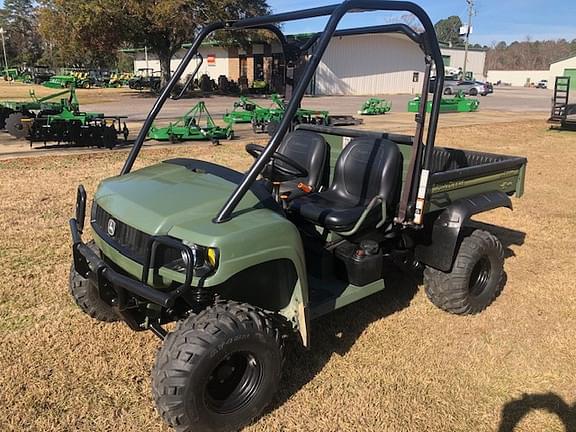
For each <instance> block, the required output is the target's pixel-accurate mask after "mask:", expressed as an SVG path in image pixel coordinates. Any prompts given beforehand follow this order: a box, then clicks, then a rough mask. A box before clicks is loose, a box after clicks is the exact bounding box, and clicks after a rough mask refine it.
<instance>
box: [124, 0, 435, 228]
mask: <svg viewBox="0 0 576 432" xmlns="http://www.w3.org/2000/svg"><path fill="white" fill-rule="evenodd" d="M369 11H404V12H410V13H412V14H413V15H415V16H416V17H417V18H418V20H419V21H420V23H421V24H422V26H423V28H424V31H423V32H422V33H418V32H416V31H414V30H413V29H412V28H410V27H408V26H407V25H404V24H391V25H384V26H374V27H364V28H357V29H350V30H340V31H337V30H336V27H337V26H338V23H339V22H340V20H341V19H342V17H343V16H344V15H345V14H346V13H348V12H369ZM322 16H329V17H330V18H329V20H328V22H327V24H326V26H325V28H324V31H323V32H321V33H318V34H315V35H313V36H312V37H311V38H310V39H309V40H308V41H306V42H305V43H304V44H303V45H302V46H300V47H298V46H297V45H295V44H292V43H290V42H288V40H287V39H286V37H285V36H284V34H283V33H282V31H281V30H280V29H279V28H278V27H276V25H275V24H277V23H281V22H288V21H297V20H301V19H308V18H316V17H322ZM245 29H264V30H269V31H271V32H272V33H274V35H275V36H276V37H277V38H278V39H279V41H280V43H281V45H282V48H283V50H284V54H285V56H286V61H287V63H288V62H289V61H294V60H295V58H296V57H297V56H298V55H299V54H300V53H301V52H303V51H305V50H308V49H310V48H312V47H314V49H313V50H312V53H311V56H310V57H309V59H308V61H307V64H306V66H305V68H304V70H303V72H302V75H301V77H300V79H299V81H298V83H296V86H295V88H294V89H293V93H292V95H291V98H290V101H289V103H288V104H287V106H286V111H285V113H284V117H283V118H282V121H281V122H280V124H279V126H278V128H277V129H276V131H275V133H274V135H273V136H272V137H271V139H270V141H269V142H268V145H267V146H266V148H265V150H264V151H263V152H262V154H261V155H260V157H259V158H258V159H256V161H255V162H254V164H253V165H252V166H251V167H250V169H249V170H248V172H247V173H246V174H245V175H244V179H243V180H242V182H241V183H240V184H238V185H237V187H236V189H235V190H234V191H233V192H232V194H231V195H230V197H229V198H228V200H227V201H226V203H225V204H224V206H223V207H222V208H221V209H220V211H219V212H218V214H217V215H216V217H215V218H214V219H213V222H214V223H223V222H226V221H228V220H230V219H231V218H232V215H233V212H234V210H235V209H236V207H237V205H238V204H239V203H240V201H241V200H242V198H243V197H244V195H245V194H246V192H247V191H248V190H249V189H250V186H251V185H252V183H253V182H254V181H255V180H256V178H257V177H258V175H259V174H260V172H261V171H262V169H263V168H264V166H265V165H266V164H267V163H268V162H269V161H270V158H271V156H272V154H273V153H274V152H275V151H276V150H277V148H278V147H279V146H280V144H281V142H282V140H283V139H284V136H285V135H286V133H287V132H288V130H289V128H290V125H291V121H292V118H293V117H294V115H295V114H296V111H297V110H298V108H299V106H300V103H301V101H302V98H303V97H304V94H305V92H306V89H307V87H308V84H309V82H310V81H311V79H312V77H313V75H314V73H315V71H316V69H317V67H318V65H319V64H320V60H321V59H322V56H323V54H324V52H325V51H326V48H327V47H328V44H329V43H330V40H331V39H332V37H334V36H345V35H350V34H360V33H361V32H364V33H402V34H404V35H406V36H407V37H408V38H409V39H411V40H412V41H413V42H415V43H416V44H418V46H419V47H420V49H421V50H422V51H423V53H424V56H425V64H426V67H425V72H424V80H423V86H422V95H421V103H420V111H419V113H418V114H417V115H416V133H415V136H414V140H413V151H412V155H411V159H410V164H409V168H408V173H407V176H406V181H405V183H404V187H403V190H402V194H401V198H400V204H399V207H398V213H397V215H396V218H395V222H396V223H400V224H403V225H418V224H419V223H420V222H419V221H420V217H421V213H422V211H423V209H422V207H423V203H424V200H425V198H426V194H427V181H428V173H429V169H430V163H431V156H432V151H433V149H434V141H435V137H436V130H437V126H438V116H439V113H440V102H441V99H442V88H443V86H444V63H443V60H442V54H441V52H440V47H439V45H438V40H437V38H436V33H435V31H434V27H433V25H432V22H431V20H430V18H429V17H428V15H427V14H426V12H425V11H424V10H423V9H422V8H421V7H420V6H418V5H416V4H414V3H411V2H407V1H390V0H345V1H344V2H343V3H342V4H336V5H331V6H323V7H317V8H311V9H304V10H300V11H294V12H286V13H280V14H275V15H267V16H261V17H253V18H245V19H242V20H238V21H220V22H215V23H212V24H210V25H207V26H205V27H203V28H202V29H201V30H200V31H199V32H198V34H197V36H196V38H195V40H194V42H193V43H192V46H191V47H190V49H189V50H188V52H187V53H186V55H185V56H184V58H183V59H182V62H181V63H180V65H179V66H178V68H177V69H176V71H175V73H174V75H173V76H172V78H171V79H170V81H169V82H168V84H167V85H166V87H165V88H164V89H163V91H162V92H161V94H160V96H159V97H158V99H157V100H156V102H155V103H154V105H153V107H152V109H151V111H150V113H149V114H148V117H147V118H146V120H145V122H144V125H143V126H142V129H141V130H140V133H139V134H138V137H137V138H136V140H135V142H134V146H133V147H132V150H131V151H130V154H129V155H128V158H127V160H126V162H125V163H124V166H123V167H122V171H121V172H120V175H124V174H127V173H129V172H130V170H131V169H132V167H133V165H134V162H135V160H136V157H137V156H138V154H139V152H140V150H141V148H142V145H143V143H144V140H145V138H146V135H147V133H148V130H149V129H150V127H151V126H152V122H153V121H154V119H155V118H156V116H157V115H158V113H159V111H160V110H161V108H162V106H163V105H164V103H165V102H166V100H167V99H168V97H169V96H170V94H171V92H172V90H173V88H174V86H175V85H176V84H177V82H178V81H179V80H180V78H181V76H182V75H183V73H184V71H185V69H186V67H187V66H188V64H189V63H190V61H191V60H192V59H193V58H194V57H195V56H196V53H197V52H198V49H199V48H200V45H201V44H202V42H203V41H204V39H206V37H207V36H208V35H210V34H211V33H213V32H215V31H217V30H245ZM433 65H434V66H435V68H436V87H435V91H434V95H433V99H432V109H431V112H430V120H429V121H428V134H427V138H426V145H425V144H424V141H423V137H424V129H425V123H426V105H427V101H428V91H429V86H430V75H431V71H432V67H433Z"/></svg>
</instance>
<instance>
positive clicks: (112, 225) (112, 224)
mask: <svg viewBox="0 0 576 432" xmlns="http://www.w3.org/2000/svg"><path fill="white" fill-rule="evenodd" d="M114 234H116V221H115V220H114V219H109V220H108V235H109V236H110V237H113V236H114Z"/></svg>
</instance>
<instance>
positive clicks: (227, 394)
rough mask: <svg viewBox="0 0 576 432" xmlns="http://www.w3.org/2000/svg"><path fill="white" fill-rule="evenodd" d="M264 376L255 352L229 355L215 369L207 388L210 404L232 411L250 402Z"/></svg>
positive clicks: (224, 411)
mask: <svg viewBox="0 0 576 432" xmlns="http://www.w3.org/2000/svg"><path fill="white" fill-rule="evenodd" d="M261 380H262V367H261V365H260V362H258V360H257V359H256V357H255V356H254V355H253V354H252V353H248V352H237V353H233V354H230V355H228V356H227V357H226V358H225V359H224V360H222V361H221V362H220V363H219V364H218V365H216V367H215V368H214V369H213V370H212V373H211V374H210V376H209V377H208V383H207V384H206V388H205V392H204V393H205V400H206V404H207V406H208V407H209V408H210V409H212V410H213V411H214V412H216V413H218V414H229V413H232V412H234V411H237V410H239V409H241V408H243V407H244V406H246V405H247V404H248V403H249V402H250V401H251V400H252V398H253V396H254V394H255V393H256V390H257V389H258V387H259V385H260V382H261Z"/></svg>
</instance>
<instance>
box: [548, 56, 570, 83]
mask: <svg viewBox="0 0 576 432" xmlns="http://www.w3.org/2000/svg"><path fill="white" fill-rule="evenodd" d="M557 76H567V77H570V88H571V89H572V90H576V56H574V57H570V58H567V59H564V60H560V61H558V62H556V63H552V64H551V65H550V79H549V82H551V83H553V82H554V79H555V78H556V77H557Z"/></svg>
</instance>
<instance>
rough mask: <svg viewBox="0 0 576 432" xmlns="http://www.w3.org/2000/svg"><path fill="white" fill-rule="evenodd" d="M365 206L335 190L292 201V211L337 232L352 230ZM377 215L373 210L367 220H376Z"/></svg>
mask: <svg viewBox="0 0 576 432" xmlns="http://www.w3.org/2000/svg"><path fill="white" fill-rule="evenodd" d="M365 208H366V206H365V205H363V204H357V203H354V202H351V201H349V200H345V199H343V197H342V196H340V195H339V194H338V193H337V192H335V191H327V192H322V193H316V194H309V195H303V196H302V195H301V196H299V197H298V198H297V199H294V200H293V201H291V202H290V211H291V212H294V213H297V214H299V215H300V217H302V218H304V219H306V220H308V221H313V222H314V223H316V224H318V225H321V226H323V227H325V228H327V229H329V230H331V231H336V232H341V231H349V230H351V229H352V228H353V227H354V225H355V224H356V222H357V221H358V219H360V216H361V215H362V212H363V211H364V209H365ZM376 216H377V212H376V211H373V212H371V213H370V215H369V217H368V218H367V219H368V221H367V222H370V221H372V220H374V221H375V220H376V219H377V218H376Z"/></svg>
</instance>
